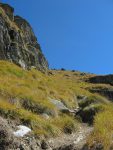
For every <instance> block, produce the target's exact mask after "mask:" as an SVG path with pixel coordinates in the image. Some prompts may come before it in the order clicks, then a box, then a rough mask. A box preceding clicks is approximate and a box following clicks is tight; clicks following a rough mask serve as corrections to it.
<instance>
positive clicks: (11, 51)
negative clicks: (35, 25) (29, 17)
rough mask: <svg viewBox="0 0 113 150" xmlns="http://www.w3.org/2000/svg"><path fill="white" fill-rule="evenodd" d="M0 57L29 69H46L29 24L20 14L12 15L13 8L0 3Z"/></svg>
mask: <svg viewBox="0 0 113 150" xmlns="http://www.w3.org/2000/svg"><path fill="white" fill-rule="evenodd" d="M0 59H1V60H9V61H12V62H14V63H15V64H17V65H19V66H21V67H23V68H25V69H30V68H31V67H32V66H34V67H36V68H37V69H38V70H41V71H45V70H47V69H48V62H47V60H46V58H45V57H44V55H43V53H42V51H41V48H40V45H39V43H38V42H37V38H36V37H35V35H34V32H33V30H32V28H31V26H30V24H29V23H28V22H27V21H26V20H25V19H23V18H21V17H20V16H14V9H13V8H12V7H11V6H9V5H7V4H0Z"/></svg>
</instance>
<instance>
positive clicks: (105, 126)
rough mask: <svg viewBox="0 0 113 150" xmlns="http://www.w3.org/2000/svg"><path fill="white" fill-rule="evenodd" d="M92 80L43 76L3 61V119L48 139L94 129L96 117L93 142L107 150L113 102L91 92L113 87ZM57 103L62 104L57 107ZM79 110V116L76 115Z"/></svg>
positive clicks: (56, 73)
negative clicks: (83, 127) (84, 127)
mask: <svg viewBox="0 0 113 150" xmlns="http://www.w3.org/2000/svg"><path fill="white" fill-rule="evenodd" d="M93 76H95V75H92V74H86V73H81V72H76V71H62V70H49V71H48V73H47V74H43V73H41V72H40V71H37V70H35V69H32V70H29V71H28V70H23V69H22V68H20V67H18V66H16V65H14V64H13V63H9V62H7V61H0V116H1V117H3V118H6V119H7V120H9V122H11V124H13V126H15V127H16V126H18V125H20V124H22V125H26V126H27V127H29V128H31V129H32V131H33V133H32V134H34V136H36V137H37V138H40V139H45V138H51V137H54V138H55V137H57V136H59V137H60V136H61V135H62V134H72V133H74V132H75V133H76V132H77V131H78V130H79V127H80V126H81V124H82V123H88V124H89V125H90V126H92V123H93V120H94V116H95V114H97V115H96V117H95V120H94V132H93V134H92V135H91V136H92V138H91V139H92V140H93V139H95V138H96V140H97V141H98V142H100V141H101V142H102V143H103V144H104V145H105V146H108V143H109V142H110V140H111V139H110V135H111V131H112V121H113V119H112V114H113V109H112V102H111V101H110V100H109V98H108V97H107V98H106V97H105V96H102V94H98V93H94V91H93V92H91V90H92V89H99V90H100V91H102V90H103V89H106V88H107V89H112V86H111V85H109V84H94V83H89V82H86V81H88V79H89V78H92V77H93ZM108 96H109V95H108ZM57 102H61V103H59V104H58V105H57V104H56V103H57ZM77 109H78V111H77V114H76V111H75V112H73V111H74V110H77ZM79 109H80V110H79ZM72 110H73V111H72ZM98 113H99V114H98ZM108 114H109V115H108ZM108 116H109V117H108ZM12 129H13V128H12ZM13 130H14V129H13ZM89 139H90V138H89ZM88 142H89V143H90V144H91V143H92V141H90V140H88Z"/></svg>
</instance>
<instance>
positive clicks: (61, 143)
mask: <svg viewBox="0 0 113 150" xmlns="http://www.w3.org/2000/svg"><path fill="white" fill-rule="evenodd" d="M92 130H93V128H92V127H89V126H87V125H86V124H84V125H82V126H81V127H80V129H79V131H78V132H76V133H74V134H71V135H62V137H59V138H55V139H51V140H49V145H50V146H51V148H53V150H65V149H66V150H74V149H77V150H78V149H80V148H82V147H83V146H84V145H85V143H86V138H87V136H88V135H90V134H91V132H92Z"/></svg>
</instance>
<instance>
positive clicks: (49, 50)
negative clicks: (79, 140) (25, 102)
mask: <svg viewBox="0 0 113 150" xmlns="http://www.w3.org/2000/svg"><path fill="white" fill-rule="evenodd" d="M2 2H5V3H9V4H11V5H12V6H13V7H14V8H15V14H19V15H20V16H22V17H24V18H26V19H27V20H28V21H29V22H30V24H31V25H32V27H33V29H34V32H35V34H36V36H37V37H38V41H39V43H40V44H41V47H42V50H43V52H44V54H45V55H46V58H47V59H48V61H49V64H50V68H66V69H75V70H80V71H85V72H92V73H97V74H108V73H113V0H2Z"/></svg>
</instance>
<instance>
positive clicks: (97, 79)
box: [88, 74, 113, 85]
mask: <svg viewBox="0 0 113 150" xmlns="http://www.w3.org/2000/svg"><path fill="white" fill-rule="evenodd" d="M88 82H91V83H102V84H110V85H113V74H110V75H105V76H104V75H103V76H94V77H91V78H89V80H88Z"/></svg>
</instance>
